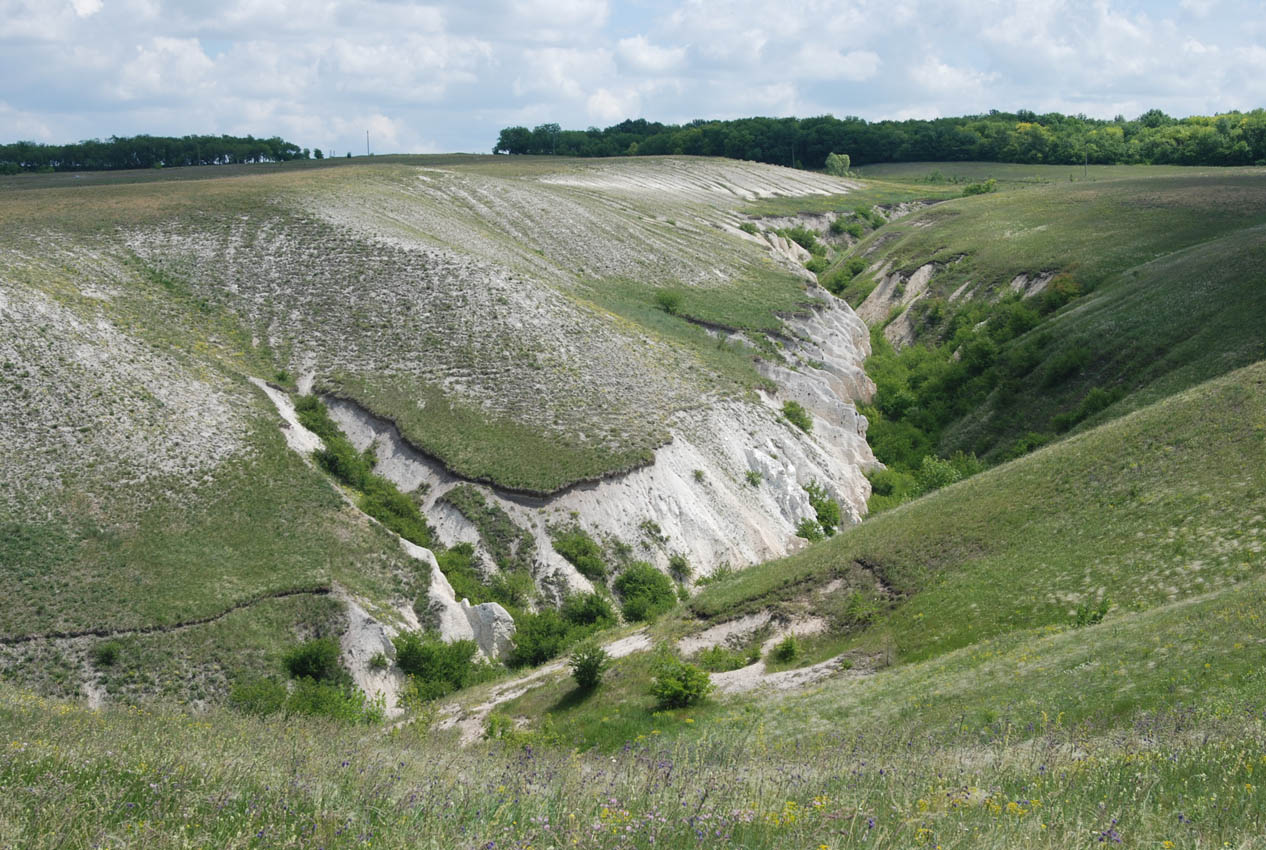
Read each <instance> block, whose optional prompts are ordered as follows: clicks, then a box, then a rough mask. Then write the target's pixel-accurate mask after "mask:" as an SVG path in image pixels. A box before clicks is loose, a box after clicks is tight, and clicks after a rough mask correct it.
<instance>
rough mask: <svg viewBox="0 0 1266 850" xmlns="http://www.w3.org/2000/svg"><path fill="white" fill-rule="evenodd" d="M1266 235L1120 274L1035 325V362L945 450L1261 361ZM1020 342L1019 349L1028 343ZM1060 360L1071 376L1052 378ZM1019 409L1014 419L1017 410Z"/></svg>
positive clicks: (1146, 398) (1221, 241) (1121, 405)
mask: <svg viewBox="0 0 1266 850" xmlns="http://www.w3.org/2000/svg"><path fill="white" fill-rule="evenodd" d="M1263 269H1266V228H1263V227H1260V226H1258V227H1249V228H1245V229H1243V230H1240V231H1237V232H1234V233H1231V234H1229V235H1227V236H1224V237H1221V238H1217V239H1213V240H1210V241H1208V242H1203V243H1200V244H1197V245H1194V246H1191V247H1188V248H1185V249H1182V250H1179V251H1175V252H1174V253H1172V254H1167V255H1165V256H1162V257H1160V258H1158V259H1156V260H1153V261H1152V262H1150V263H1144V264H1143V265H1140V266H1137V267H1135V268H1133V269H1131V270H1130V271H1129V272H1127V273H1125V274H1123V275H1120V276H1119V277H1117V278H1116V279H1114V280H1113V281H1111V282H1110V283H1108V284H1106V285H1104V286H1103V287H1101V288H1100V289H1098V290H1096V291H1095V292H1093V293H1092V294H1091V295H1089V296H1088V297H1086V298H1084V299H1083V300H1081V301H1080V302H1079V303H1078V304H1077V305H1076V306H1075V307H1074V308H1071V309H1069V310H1067V311H1065V312H1064V313H1062V314H1060V315H1059V316H1058V317H1057V318H1056V319H1055V320H1054V321H1052V322H1051V323H1049V324H1048V325H1044V326H1042V327H1041V328H1040V329H1039V330H1038V331H1037V332H1036V333H1034V334H1033V335H1032V337H1043V336H1044V337H1048V338H1050V339H1051V342H1050V343H1049V344H1048V345H1046V346H1045V347H1044V348H1043V349H1042V362H1041V363H1039V364H1038V365H1037V366H1035V367H1034V368H1033V370H1032V372H1031V373H1030V374H1029V377H1028V379H1027V380H1025V379H1019V380H1016V381H1014V382H1013V383H1010V384H1004V385H1003V386H1002V387H1000V389H999V391H998V393H996V394H995V395H994V397H993V398H992V399H991V403H990V404H989V405H987V406H986V407H984V408H982V409H979V410H977V411H976V412H975V413H974V414H973V415H971V416H968V417H966V418H965V419H964V420H962V421H960V422H959V423H957V424H956V425H955V426H953V427H952V428H950V429H949V431H948V432H947V434H946V436H945V448H946V449H948V450H952V449H958V448H963V449H968V450H973V449H974V450H977V451H988V449H989V448H990V447H991V446H995V445H1006V444H1007V442H1008V441H1009V440H1010V439H1013V438H1016V437H1018V436H1019V434H1020V430H1021V429H1022V428H1023V429H1030V430H1039V431H1050V430H1052V429H1053V426H1052V423H1054V422H1057V421H1058V420H1057V417H1059V416H1060V415H1061V414H1068V413H1070V412H1071V413H1072V414H1073V415H1076V412H1077V410H1078V406H1079V405H1081V404H1083V403H1084V401H1085V399H1086V397H1087V395H1088V394H1089V393H1091V392H1092V391H1093V390H1095V389H1096V388H1098V389H1099V390H1100V391H1109V392H1111V393H1113V394H1114V395H1115V396H1117V397H1119V399H1120V400H1119V401H1117V402H1116V403H1114V404H1112V405H1111V406H1110V407H1108V408H1107V409H1106V410H1104V411H1103V412H1102V413H1100V414H1098V415H1093V414H1092V415H1090V416H1088V417H1086V419H1085V422H1086V424H1087V425H1092V424H1095V423H1097V422H1102V421H1105V420H1106V419H1108V418H1111V417H1113V416H1118V415H1121V414H1122V413H1124V412H1128V411H1130V410H1134V409H1137V408H1139V407H1142V406H1144V405H1146V404H1150V403H1151V402H1154V401H1157V400H1159V399H1161V398H1164V397H1165V396H1168V395H1171V394H1173V393H1175V392H1178V391H1180V390H1183V389H1186V388H1187V387H1190V386H1194V385H1196V384H1198V383H1201V382H1202V381H1205V380H1208V379H1210V378H1213V377H1216V376H1217V375H1221V374H1224V373H1225V372H1227V371H1230V370H1232V369H1236V368H1239V367H1241V366H1244V365H1247V364H1249V363H1253V362H1255V361H1257V360H1261V359H1263V358H1266V335H1264V334H1262V332H1261V323H1262V321H1263V319H1264V318H1266V277H1264V276H1263V271H1262V270H1263ZM1032 337H1030V338H1021V339H1019V340H1017V341H1016V343H1015V346H1016V347H1017V348H1022V347H1024V346H1025V345H1027V344H1030V343H1031V342H1033V341H1034V340H1033V339H1032ZM1061 362H1077V363H1079V364H1084V365H1080V366H1079V368H1077V369H1076V370H1075V372H1074V373H1073V374H1071V375H1069V376H1068V377H1067V378H1066V379H1063V380H1052V379H1053V378H1054V377H1055V376H1054V375H1053V374H1052V370H1053V368H1054V367H1055V365H1056V364H1059V363H1061ZM1021 411H1022V412H1023V415H1022V416H1019V415H1018V414H1019V412H1021Z"/></svg>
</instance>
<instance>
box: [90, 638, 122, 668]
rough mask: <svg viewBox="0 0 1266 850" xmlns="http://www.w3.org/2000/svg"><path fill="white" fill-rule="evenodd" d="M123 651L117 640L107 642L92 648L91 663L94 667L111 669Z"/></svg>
mask: <svg viewBox="0 0 1266 850" xmlns="http://www.w3.org/2000/svg"><path fill="white" fill-rule="evenodd" d="M122 651H123V647H122V645H120V644H119V642H118V641H117V640H108V641H105V642H103V643H99V644H97V645H96V646H94V647H93V648H92V663H93V665H94V666H96V667H113V666H114V664H115V662H117V661H118V660H119V653H121V652H122Z"/></svg>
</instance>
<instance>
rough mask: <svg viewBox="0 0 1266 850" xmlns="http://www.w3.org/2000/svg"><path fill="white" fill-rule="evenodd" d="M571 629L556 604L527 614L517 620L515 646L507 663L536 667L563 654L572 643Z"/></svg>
mask: <svg viewBox="0 0 1266 850" xmlns="http://www.w3.org/2000/svg"><path fill="white" fill-rule="evenodd" d="M571 636H572V629H571V628H570V627H569V625H568V623H567V621H566V620H564V619H563V617H562V615H561V614H560V613H559V612H558V611H556V610H554V609H553V608H546V609H544V610H542V611H538V612H537V613H535V614H524V615H523V616H521V617H520V618H519V619H518V621H517V622H516V623H515V632H514V648H513V649H512V650H511V652H510V657H509V658H508V659H507V663H508V664H509V665H510V666H511V667H533V666H536V665H537V664H544V663H545V662H546V661H549V660H550V659H551V658H557V657H558V656H559V655H562V654H563V651H564V650H565V649H567V647H568V645H569V644H570V640H569V638H570V637H571Z"/></svg>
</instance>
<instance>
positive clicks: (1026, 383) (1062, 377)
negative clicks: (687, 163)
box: [824, 166, 1266, 509]
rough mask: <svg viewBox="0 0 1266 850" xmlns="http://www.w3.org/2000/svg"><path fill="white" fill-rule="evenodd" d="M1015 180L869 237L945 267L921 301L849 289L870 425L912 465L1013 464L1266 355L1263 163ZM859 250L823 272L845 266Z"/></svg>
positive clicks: (900, 461) (870, 284) (836, 273)
mask: <svg viewBox="0 0 1266 850" xmlns="http://www.w3.org/2000/svg"><path fill="white" fill-rule="evenodd" d="M1016 168H1017V169H1020V167H1018V166H1017V167H1016ZM1114 168H1115V167H1114ZM1039 170H1040V169H1039ZM1021 172H1022V169H1021V170H1019V171H1016V172H1015V173H1014V174H1012V176H1013V177H1017V178H1018V176H1020V175H1021ZM1025 173H1027V172H1025ZM976 176H979V175H976ZM1109 176H1111V177H1112V179H1108V177H1109ZM1011 187H1012V190H1011V191H1005V192H1000V193H997V194H989V195H982V196H978V197H973V198H962V199H959V200H955V201H948V202H945V203H942V204H939V205H937V206H936V207H934V208H932V209H930V210H925V211H923V212H921V213H918V214H915V215H912V216H910V217H908V218H906V219H902V220H899V221H896V222H893V223H891V224H888V225H886V226H885V227H884V228H882V229H881V230H880V231H879V232H878V233H876V234H874V235H872V236H870V237H868V238H867V239H866V240H865V241H863V243H862V244H861V245H859V246H858V247H857V249H856V251H855V254H858V255H860V256H863V257H865V260H866V262H868V263H872V264H874V265H878V266H881V267H883V268H886V269H889V270H893V271H900V272H901V273H903V274H909V273H911V272H913V271H914V269H915V268H917V267H920V266H923V265H925V264H928V263H931V264H932V266H933V267H934V269H935V271H934V274H933V276H932V278H931V281H930V283H929V287H928V291H927V293H926V294H924V295H921V296H919V297H918V298H917V299H916V300H914V301H913V302H912V303H910V304H908V305H904V304H902V305H898V303H897V302H896V301H895V300H890V301H888V302H879V303H872V301H873V299H872V301H865V299H866V298H867V296H870V295H871V294H872V292H873V291H874V290H875V285H876V279H875V276H874V273H862V274H858V275H856V276H854V277H852V278H851V279H848V280H847V281H846V282H845V284H844V286H843V287H842V288H839V287H837V288H838V290H839V294H840V295H841V296H842V297H844V298H845V299H846V300H849V301H850V303H852V304H854V305H855V306H860V308H861V310H862V312H863V314H864V315H868V316H869V317H870V322H871V325H872V331H873V333H872V337H873V349H874V353H873V354H872V357H871V358H870V360H869V361H868V363H867V371H868V373H869V374H870V375H871V376H872V377H873V378H874V379H875V381H876V384H877V387H878V391H877V393H876V396H875V404H874V407H872V408H870V409H868V410H867V415H868V416H869V417H870V419H871V428H870V432H869V436H870V438H871V443H872V446H873V448H874V450H875V452H876V454H877V456H878V457H879V459H880V460H881V461H883V462H884V463H886V464H888V465H889V466H891V467H893V468H894V469H895V470H897V471H898V472H901V473H905V474H913V473H914V472H916V471H917V469H918V468H919V465H920V462H921V461H922V459H923V457H924V456H925V455H940V456H942V457H950V456H952V455H954V454H955V453H956V452H959V451H962V452H966V453H974V454H976V455H977V456H979V457H981V458H983V459H985V460H986V461H988V462H991V463H996V462H998V461H1000V460H1003V459H1006V458H1008V457H1012V456H1015V455H1017V454H1022V453H1023V452H1025V451H1028V450H1030V449H1031V448H1032V447H1033V446H1035V445H1041V444H1042V443H1044V442H1049V441H1050V440H1052V439H1055V438H1057V437H1058V436H1060V435H1061V434H1064V433H1066V432H1068V431H1069V430H1073V429H1076V428H1078V427H1082V428H1084V427H1087V426H1088V425H1092V424H1095V423H1099V422H1103V421H1106V420H1107V419H1109V418H1111V417H1113V416H1118V415H1120V414H1122V413H1124V412H1128V411H1129V410H1133V409H1137V408H1138V407H1140V406H1142V405H1143V404H1146V403H1149V402H1151V401H1155V400H1157V399H1159V398H1162V397H1164V396H1165V395H1168V394H1170V393H1173V392H1176V391H1178V390H1181V389H1183V388H1186V387H1189V386H1193V385H1195V384H1197V383H1199V382H1200V381H1202V380H1206V379H1208V378H1210V377H1214V376H1216V375H1219V374H1224V373H1225V372H1227V371H1229V370H1231V369H1235V368H1238V367H1240V366H1243V365H1246V364H1248V363H1251V362H1254V361H1256V360H1257V359H1260V358H1261V357H1262V356H1264V353H1266V347H1264V346H1266V343H1263V341H1262V337H1261V334H1260V333H1259V332H1258V330H1257V325H1258V324H1259V322H1258V317H1259V316H1260V315H1262V311H1263V309H1266V307H1264V306H1263V298H1264V297H1266V296H1264V295H1263V292H1264V291H1266V290H1264V289H1263V286H1262V283H1263V277H1262V273H1261V268H1262V264H1261V250H1262V248H1261V246H1262V242H1263V240H1262V238H1261V237H1262V231H1261V228H1262V226H1263V222H1264V221H1266V173H1263V172H1262V171H1261V170H1260V169H1221V170H1219V169H1187V170H1184V169H1155V170H1148V169H1138V168H1133V167H1122V168H1121V169H1117V170H1114V171H1113V172H1112V174H1111V175H1108V174H1106V173H1105V175H1104V179H1103V180H1100V181H1096V182H1093V183H1072V184H1070V183H1067V182H1065V183H1056V184H1050V185H1033V186H1021V185H1019V184H1017V183H1013V184H1011ZM1224 202H1225V203H1224ZM853 259H855V257H852V256H850V257H848V258H847V260H846V259H844V258H841V259H839V260H838V261H837V262H836V264H835V266H834V267H833V268H832V269H831V270H829V271H828V272H827V273H825V275H824V279H827V278H829V279H830V280H832V281H835V280H842V279H843V278H846V277H847V275H845V274H844V273H843V271H842V269H843V268H844V265H845V263H846V262H848V261H852V260H853ZM1039 274H1046V275H1047V276H1048V277H1049V276H1051V275H1054V279H1053V280H1051V282H1050V283H1049V285H1048V286H1047V287H1046V289H1045V290H1043V291H1042V292H1041V293H1040V294H1037V295H1035V296H1031V297H1025V296H1023V295H1021V294H1017V293H1013V292H1012V291H1011V288H1010V287H1009V286H1008V284H1009V283H1010V282H1011V281H1012V280H1013V279H1014V280H1018V279H1019V276H1021V275H1024V276H1027V277H1028V279H1029V280H1030V281H1031V280H1033V279H1035V278H1036V277H1037V276H1038V275H1039ZM901 291H902V287H900V286H898V287H897V289H896V290H895V292H894V295H893V297H895V296H896V295H899V294H900V293H901ZM886 297H887V296H886ZM863 301H865V304H863ZM881 316H882V318H880V317H881ZM894 329H895V330H897V331H898V336H893V337H892V338H893V339H897V340H899V341H901V342H904V343H907V344H904V345H903V347H902V349H901V350H900V351H894V350H893V348H892V346H890V345H888V342H887V337H888V336H889V335H891V333H892V331H893V330H894ZM881 330H883V331H884V334H880V333H879V332H880V331H881ZM901 335H905V337H906V338H905V339H901ZM910 337H912V338H913V343H910V342H909V338H910ZM894 498H895V497H894ZM889 500H890V499H889V498H888V497H883V498H882V499H877V500H876V501H875V503H873V504H872V509H880V508H882V507H884V506H885V505H886V503H887V501H889Z"/></svg>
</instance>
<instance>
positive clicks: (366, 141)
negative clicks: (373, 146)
mask: <svg viewBox="0 0 1266 850" xmlns="http://www.w3.org/2000/svg"><path fill="white" fill-rule="evenodd" d="M365 156H373V154H371V153H370V152H369V131H368V130H366V131H365Z"/></svg>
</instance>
